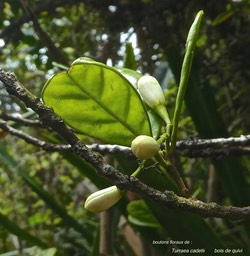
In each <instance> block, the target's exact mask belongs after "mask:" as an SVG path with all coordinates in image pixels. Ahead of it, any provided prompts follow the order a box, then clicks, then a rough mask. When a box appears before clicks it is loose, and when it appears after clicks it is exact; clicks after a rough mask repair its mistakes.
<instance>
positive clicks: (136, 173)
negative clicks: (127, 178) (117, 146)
mask: <svg viewBox="0 0 250 256" xmlns="http://www.w3.org/2000/svg"><path fill="white" fill-rule="evenodd" d="M145 162H146V160H143V161H142V162H141V163H140V165H139V166H138V168H137V169H136V170H135V171H134V172H133V173H132V174H131V176H133V177H137V176H138V175H139V174H140V172H141V171H142V170H143V168H144V164H145Z"/></svg>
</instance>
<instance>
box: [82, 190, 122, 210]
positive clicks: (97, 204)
mask: <svg viewBox="0 0 250 256" xmlns="http://www.w3.org/2000/svg"><path fill="white" fill-rule="evenodd" d="M121 197H122V192H121V190H120V189H118V188H117V187H116V186H111V187H108V188H105V189H102V190H99V191H96V192H95V193H93V194H91V195H90V196H89V197H88V198H87V199H86V201H85V204H84V207H85V208H86V209H87V210H89V211H91V212H96V213H99V212H103V211H105V210H107V209H109V208H110V207H112V206H113V205H114V204H115V203H117V202H118V201H119V200H120V199H121Z"/></svg>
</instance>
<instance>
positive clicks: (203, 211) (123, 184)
mask: <svg viewBox="0 0 250 256" xmlns="http://www.w3.org/2000/svg"><path fill="white" fill-rule="evenodd" d="M0 81H1V82H2V83H3V84H4V85H5V87H6V90H7V91H8V93H9V94H10V95H13V96H15V97H17V98H18V99H19V100H21V101H22V102H24V103H25V105H26V106H27V107H29V108H31V109H32V110H33V111H34V112H36V113H37V114H38V116H39V118H40V120H41V122H42V123H43V124H44V125H45V126H47V127H50V128H51V129H53V130H54V131H56V132H57V133H58V134H60V135H61V136H62V137H63V138H64V139H65V140H66V141H67V143H69V145H70V147H71V149H72V150H73V152H74V153H75V154H76V155H78V156H80V157H82V158H83V159H85V160H86V161H87V162H89V163H90V164H91V165H92V166H94V167H95V169H96V171H97V173H98V174H100V175H102V176H104V177H106V178H108V179H110V180H112V181H113V182H114V184H115V185H116V186H117V187H118V188H120V189H123V190H129V191H133V192H136V193H138V194H140V195H141V196H143V197H145V198H148V199H150V200H154V201H155V202H158V203H160V204H161V205H163V206H166V207H168V208H172V209H180V210H186V211H189V212H193V213H195V214H199V215H200V216H203V217H218V218H228V219H232V220H244V219H250V207H233V206H220V205H218V204H216V203H204V202H202V201H199V200H196V199H192V198H191V199H186V198H183V197H180V196H177V195H176V194H174V193H173V192H171V191H164V192H162V191H159V190H157V189H155V188H152V187H149V186H148V185H146V184H144V183H142V182H141V181H140V180H138V179H137V178H136V177H131V176H128V175H124V174H122V173H121V172H119V171H118V170H116V169H114V167H112V166H111V165H108V164H106V163H105V162H104V159H103V157H102V156H101V155H100V154H99V153H98V152H95V151H93V150H91V149H90V148H88V147H87V146H86V145H85V144H84V143H83V142H82V141H80V140H79V139H78V138H77V136H76V135H75V134H74V133H73V132H72V131H71V130H70V129H69V128H68V127H67V125H66V124H65V123H64V121H63V120H62V119H61V118H60V117H58V116H57V115H56V114H55V113H54V112H53V110H52V109H51V108H49V107H47V106H45V105H44V104H43V103H42V102H41V100H40V99H39V98H37V97H36V96H35V95H33V94H32V93H31V92H30V91H28V90H27V89H25V88H24V86H22V85H21V84H20V83H19V82H18V80H17V79H16V77H15V75H14V74H12V73H8V72H7V73H6V72H4V71H3V70H0ZM1 125H2V127H3V126H4V125H6V124H4V122H1ZM248 143H249V141H248ZM182 146H183V145H182Z"/></svg>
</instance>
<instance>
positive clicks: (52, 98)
mask: <svg viewBox="0 0 250 256" xmlns="http://www.w3.org/2000/svg"><path fill="white" fill-rule="evenodd" d="M134 72H135V71H134ZM42 97H43V101H44V103H45V104H46V105H48V106H51V107H52V108H53V109H54V111H55V113H56V114H58V115H59V116H61V117H62V118H63V119H64V120H65V122H66V123H67V124H68V125H70V126H71V127H73V128H74V129H75V130H76V131H78V132H79V133H83V134H86V135H89V136H92V137H95V138H97V139H100V140H102V141H104V142H107V143H114V144H121V145H126V146H130V144H131V141H132V140H133V139H134V138H135V137H136V136H138V135H140V134H145V135H151V127H150V123H149V119H148V115H147V112H146V110H145V107H144V105H143V103H142V100H141V98H140V96H139V94H138V93H137V91H136V89H135V88H134V87H133V86H132V84H131V83H130V82H129V80H128V79H127V78H125V76H123V75H122V74H121V72H119V71H117V70H116V69H114V68H111V67H108V66H106V65H104V64H102V63H99V62H96V61H93V60H91V59H89V58H79V59H77V60H76V61H74V62H73V64H72V66H71V67H70V69H69V70H68V71H66V72H62V73H60V74H57V75H55V76H53V77H52V78H51V79H50V80H49V81H48V82H47V83H46V84H45V87H44V89H43V93H42Z"/></svg>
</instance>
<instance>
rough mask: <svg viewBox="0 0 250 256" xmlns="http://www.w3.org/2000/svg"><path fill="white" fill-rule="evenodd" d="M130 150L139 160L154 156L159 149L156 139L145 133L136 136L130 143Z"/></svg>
mask: <svg viewBox="0 0 250 256" xmlns="http://www.w3.org/2000/svg"><path fill="white" fill-rule="evenodd" d="M131 150H132V152H133V153H134V155H135V156H136V157H138V158H139V159H141V160H145V159H150V158H152V157H154V156H155V155H156V154H157V153H158V151H159V150H160V146H159V144H158V143H157V141H156V140H155V139H154V138H152V137H150V136H146V135H139V136H137V137H136V138H135V139H134V140H133V141H132V143H131Z"/></svg>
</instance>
